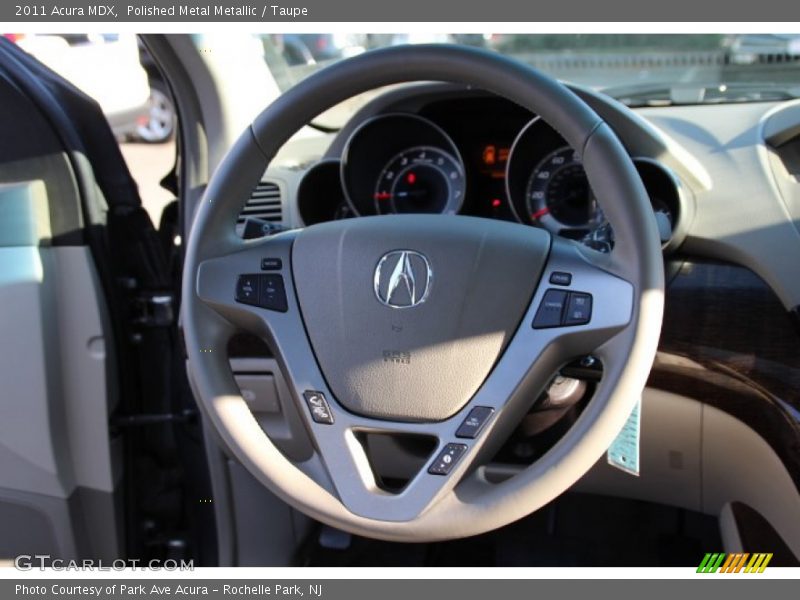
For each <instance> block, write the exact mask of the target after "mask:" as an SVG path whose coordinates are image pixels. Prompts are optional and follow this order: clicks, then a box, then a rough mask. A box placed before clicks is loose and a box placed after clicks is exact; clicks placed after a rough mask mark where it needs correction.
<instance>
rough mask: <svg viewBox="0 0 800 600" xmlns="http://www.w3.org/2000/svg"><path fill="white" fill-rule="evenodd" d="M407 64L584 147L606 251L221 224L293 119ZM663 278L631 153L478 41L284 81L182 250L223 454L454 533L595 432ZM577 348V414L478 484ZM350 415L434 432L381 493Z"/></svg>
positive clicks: (285, 484)
mask: <svg viewBox="0 0 800 600" xmlns="http://www.w3.org/2000/svg"><path fill="white" fill-rule="evenodd" d="M411 81H443V82H451V83H457V84H465V85H468V86H474V87H477V88H482V89H485V90H489V91H491V92H494V93H496V94H498V95H500V96H504V97H506V98H508V99H510V100H512V101H514V102H516V103H517V104H519V105H521V106H523V107H525V108H527V109H530V110H531V111H532V112H534V113H535V114H537V115H540V116H541V117H542V118H543V119H544V120H545V121H546V122H547V123H549V124H550V125H551V126H552V127H554V128H555V129H556V130H557V131H558V132H559V133H560V134H561V135H562V136H563V137H564V138H565V139H566V140H567V141H568V142H569V144H570V145H571V146H572V148H574V149H575V150H576V151H577V152H578V153H579V155H580V156H581V159H582V162H583V165H584V167H585V169H586V172H587V175H588V178H589V181H590V183H591V187H592V189H593V191H594V193H595V195H596V197H597V199H598V202H599V203H600V205H601V206H602V208H603V211H604V213H605V215H606V216H607V218H608V220H609V222H610V224H611V226H612V227H613V229H614V233H615V245H614V248H613V250H612V251H611V252H610V253H608V254H601V253H598V252H596V251H594V250H591V249H589V248H586V247H583V246H581V245H579V244H577V243H575V242H572V241H569V240H564V239H561V238H558V237H553V236H551V235H550V234H549V233H547V232H546V231H544V230H542V229H537V228H534V227H530V226H525V225H521V224H516V223H508V222H501V221H493V220H489V219H480V218H473V217H466V216H443V215H392V216H375V217H363V218H358V219H346V220H341V221H335V222H330V223H323V224H319V225H314V226H311V227H307V228H305V229H302V230H297V231H290V232H285V233H281V234H278V235H273V236H270V237H267V238H264V239H258V240H242V239H240V238H239V237H238V236H237V235H236V234H235V231H234V223H235V221H236V218H237V215H238V214H239V212H240V210H241V209H242V206H243V205H244V203H245V202H246V200H247V199H248V197H249V195H250V193H251V191H252V189H253V188H254V186H255V185H256V184H257V183H258V181H259V180H260V178H261V177H262V175H263V173H264V171H265V169H266V166H267V164H268V163H269V161H270V160H271V159H272V157H273V156H274V155H275V154H276V152H277V151H278V149H279V148H280V147H281V146H282V145H283V144H284V143H285V142H286V141H287V140H288V139H289V138H290V137H291V135H292V134H294V133H295V132H296V131H297V130H298V129H300V128H301V127H302V126H304V125H306V124H307V123H308V122H309V121H311V120H312V119H313V118H314V117H315V116H316V115H318V114H320V113H322V112H323V111H324V110H326V109H328V108H330V107H331V106H334V105H335V104H337V103H339V102H341V101H344V100H346V99H348V98H350V97H352V96H354V95H356V94H358V93H361V92H365V91H368V90H371V89H374V88H376V87H380V86H384V85H390V84H397V83H403V82H411ZM262 261H263V262H262ZM567 280H569V281H567ZM567 283H568V285H565V284H567ZM663 287H664V275H663V262H662V254H661V242H660V239H659V234H658V229H657V226H656V222H655V218H654V216H653V211H652V209H651V206H650V202H649V200H648V196H647V193H646V192H645V189H644V186H643V185H642V182H641V180H640V178H639V176H638V174H637V172H636V169H635V168H634V166H633V163H632V162H631V160H630V157H629V156H628V154H627V152H626V151H625V149H624V147H623V146H622V144H621V143H620V142H619V140H618V139H617V137H616V135H615V134H614V132H613V131H612V130H611V128H610V127H609V126H608V125H607V124H606V123H605V122H604V121H603V120H602V119H601V118H600V117H599V116H598V115H597V114H596V113H595V112H594V111H593V110H592V109H591V108H590V107H589V106H587V105H586V104H585V103H584V102H583V101H582V100H580V99H579V98H578V97H577V96H576V95H575V94H573V93H572V92H571V91H570V90H569V89H567V88H566V87H565V86H563V85H562V84H560V83H558V82H557V81H555V80H553V79H551V78H550V77H548V76H546V75H544V74H542V73H540V72H538V71H536V70H534V69H532V68H530V67H527V66H525V65H523V64H520V63H518V62H516V61H513V60H510V59H507V58H505V57H502V56H500V55H498V54H493V53H489V52H486V51H482V50H476V49H470V48H462V47H456V46H414V47H395V48H389V49H384V50H378V51H374V52H369V53H366V54H363V55H360V56H357V57H355V58H351V59H349V60H345V61H342V62H340V63H337V64H335V65H333V66H331V67H329V68H327V69H324V70H322V71H320V72H318V73H316V74H314V75H311V76H310V77H308V78H307V79H305V80H304V81H302V82H300V83H299V84H297V85H296V86H294V87H293V88H291V89H290V90H288V91H287V92H285V93H284V94H283V95H281V97H280V98H278V99H277V100H276V101H275V102H274V103H273V104H272V105H270V106H269V107H268V108H266V109H265V110H264V111H263V112H262V113H261V114H260V115H259V116H258V117H257V118H256V119H255V121H254V122H253V123H252V125H251V126H250V127H249V128H248V129H247V130H246V131H245V132H244V133H243V134H242V135H241V137H240V138H239V139H238V141H237V142H236V143H235V145H234V146H233V147H232V148H231V150H230V151H229V152H228V154H227V155H226V157H225V158H224V160H223V161H222V162H221V164H220V165H219V167H218V168H217V170H216V172H215V173H214V175H213V177H212V179H211V181H210V183H209V186H208V188H207V190H206V192H205V196H204V199H203V201H202V204H201V206H200V207H199V209H198V211H197V215H196V218H195V220H194V224H193V226H192V231H191V234H190V237H189V240H188V245H187V249H186V262H185V270H184V276H183V305H182V319H183V328H184V335H185V341H186V351H187V356H188V369H189V376H190V380H191V382H192V385H193V389H194V392H195V395H196V397H197V400H198V404H199V405H200V406H201V409H202V411H203V413H204V415H205V417H206V420H207V422H208V423H210V424H211V426H213V427H214V428H215V429H216V431H217V432H218V433H219V434H220V437H221V439H222V441H223V443H224V444H225V445H226V446H227V447H228V449H229V451H230V452H231V453H232V454H233V455H234V456H235V457H236V458H237V459H238V460H239V461H241V463H242V464H243V465H244V466H245V467H246V468H247V469H248V470H249V471H250V473H252V474H253V475H254V476H255V477H256V478H257V479H258V480H259V481H260V482H261V483H262V484H263V485H265V486H267V487H268V488H269V489H270V490H272V491H273V492H274V493H275V494H277V495H278V496H279V497H280V498H282V499H283V500H284V501H286V502H287V503H288V504H290V505H292V506H293V507H295V508H297V509H298V510H300V511H302V512H304V513H306V514H308V515H310V516H311V517H313V518H315V519H317V520H319V521H322V522H324V523H327V524H329V525H331V526H334V527H337V528H340V529H343V530H346V531H349V532H352V533H355V534H359V535H365V536H369V537H374V538H381V539H386V540H396V541H415V542H420V541H435V540H444V539H452V538H459V537H466V536H471V535H476V534H479V533H483V532H486V531H489V530H491V529H494V528H497V527H500V526H503V525H506V524H508V523H511V522H512V521H515V520H517V519H520V518H522V517H523V516H525V515H528V514H530V513H531V512H533V511H535V510H536V509H538V508H540V507H541V506H543V505H544V504H546V503H547V502H549V501H550V500H552V499H554V498H555V497H556V496H558V495H559V494H561V493H562V492H563V491H565V490H566V489H567V488H569V487H570V486H571V485H572V484H573V483H575V481H577V480H578V478H580V477H581V476H582V475H583V474H584V473H585V472H586V471H588V470H589V469H590V468H591V467H592V465H593V464H594V463H595V462H596V461H597V460H598V459H599V458H600V457H601V456H602V454H603V453H604V452H605V451H606V450H607V448H608V447H609V445H610V444H611V443H612V441H613V440H614V438H615V436H616V435H617V434H618V433H619V432H620V430H621V429H622V427H623V425H624V423H625V421H626V419H627V417H628V415H629V414H630V412H631V410H632V409H633V407H634V406H635V403H636V402H637V400H638V399H639V398H640V395H641V392H642V390H643V388H644V385H645V382H646V379H647V376H648V374H649V371H650V367H651V365H652V362H653V359H654V356H655V352H656V347H657V342H658V337H659V333H660V327H661V320H662V314H663ZM240 331H247V332H250V333H253V334H255V335H257V336H259V337H260V338H261V339H263V340H264V341H265V342H266V343H267V344H268V345H269V347H270V348H271V350H272V351H273V352H274V354H275V357H276V359H277V360H278V363H279V365H280V367H281V370H282V372H283V375H284V377H285V379H286V381H287V384H288V387H289V389H290V392H291V396H292V402H293V403H294V405H293V410H296V411H297V413H299V415H300V419H301V420H302V423H303V425H304V427H303V429H304V430H305V434H306V435H307V436H308V439H309V440H310V442H311V446H312V447H313V451H312V452H310V456H307V457H305V458H304V459H303V460H297V459H293V458H291V457H290V456H288V455H286V454H284V453H282V452H281V451H280V450H279V449H278V448H277V447H276V445H275V444H274V443H273V442H272V441H271V440H270V438H269V437H268V436H267V434H266V433H265V431H264V429H262V427H261V426H260V425H259V422H258V420H257V419H256V418H255V417H254V415H253V413H252V412H251V411H250V409H249V408H248V405H247V404H246V403H245V401H244V400H243V398H242V395H241V393H240V390H239V388H238V387H237V385H236V383H235V381H234V377H233V375H232V372H231V368H230V365H229V362H228V357H227V353H226V345H227V343H228V341H229V339H230V338H231V336H232V335H233V334H234V333H236V332H240ZM586 354H592V355H594V356H595V357H597V358H598V359H599V360H600V361H601V362H602V365H603V373H602V379H601V381H600V382H599V383H598V385H597V387H596V391H595V393H594V395H593V397H592V399H591V400H590V402H588V404H587V406H586V407H585V409H584V410H583V412H582V413H581V415H580V416H579V417H578V419H577V420H576V422H575V423H574V424H573V425H572V427H571V428H570V429H569V430H568V431H567V432H566V433H565V434H564V435H563V437H562V438H561V439H560V440H559V441H558V442H557V443H556V444H555V445H554V446H553V447H552V448H551V449H550V450H548V451H547V452H546V453H545V454H544V455H543V456H542V457H541V458H539V459H538V460H536V461H535V462H534V463H533V464H532V465H530V466H528V467H527V468H525V469H524V470H522V471H521V472H520V473H518V474H517V475H515V476H514V477H512V478H510V479H508V480H506V481H503V482H501V483H491V482H489V481H488V480H487V478H486V477H485V473H484V469H482V468H481V465H482V464H484V463H485V462H486V461H488V460H489V459H490V458H491V457H492V456H493V452H496V450H497V448H498V447H499V445H501V444H502V442H503V441H504V440H505V439H506V438H507V437H508V435H509V433H510V432H511V431H512V430H513V428H514V427H515V426H516V425H517V424H518V423H519V421H520V419H521V418H522V416H523V415H524V414H525V413H526V411H527V410H528V409H529V408H530V406H531V404H532V402H533V400H534V399H535V398H536V397H537V396H538V395H539V393H540V392H541V391H542V390H543V389H544V388H545V386H546V385H547V384H548V383H549V381H550V379H551V378H552V377H553V375H554V374H555V373H556V372H557V370H558V369H559V368H560V367H561V366H563V365H564V364H566V363H567V362H568V361H570V360H573V359H574V358H576V357H578V356H583V355H586ZM365 433H378V434H386V435H391V436H423V437H424V438H426V439H428V440H430V441H431V442H432V444H433V447H434V449H433V451H432V453H431V455H430V458H429V459H428V460H427V462H426V463H425V464H424V466H423V467H422V468H421V469H420V470H419V472H418V473H417V474H416V475H415V476H414V477H412V478H411V479H410V481H408V483H407V484H406V485H405V487H404V488H403V489H402V490H400V491H399V492H396V493H392V492H389V491H386V490H385V489H383V487H382V486H380V485H379V481H378V480H377V479H376V477H375V476H374V475H373V473H372V469H371V467H370V463H369V459H368V456H367V454H366V452H365V449H364V446H363V445H362V444H361V443H360V441H359V440H360V436H362V435H363V434H365Z"/></svg>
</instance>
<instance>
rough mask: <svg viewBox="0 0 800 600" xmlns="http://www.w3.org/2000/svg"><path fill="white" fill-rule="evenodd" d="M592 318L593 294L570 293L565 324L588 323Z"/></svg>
mask: <svg viewBox="0 0 800 600" xmlns="http://www.w3.org/2000/svg"><path fill="white" fill-rule="evenodd" d="M591 318H592V296H591V294H585V293H583V292H572V293H570V295H569V302H568V303H567V311H566V313H565V314H564V325H586V324H587V323H588V322H589V321H590V320H591Z"/></svg>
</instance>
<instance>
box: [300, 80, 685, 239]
mask: <svg viewBox="0 0 800 600" xmlns="http://www.w3.org/2000/svg"><path fill="white" fill-rule="evenodd" d="M632 159H633V162H634V165H635V166H636V168H637V170H638V172H639V174H640V176H641V178H642V182H643V183H644V186H645V188H646V190H647V192H648V194H649V196H650V200H651V203H652V206H653V211H654V214H655V216H656V222H657V223H658V227H659V232H660V234H661V239H662V243H663V245H664V246H665V247H666V246H667V245H670V244H672V245H674V244H675V242H676V241H677V240H676V239H675V238H676V233H679V232H680V229H679V227H678V224H679V222H680V219H681V216H682V213H683V206H684V205H685V204H686V201H687V199H686V198H684V197H683V191H682V186H681V184H680V182H679V180H678V178H677V177H676V176H675V175H674V174H673V173H672V171H671V170H670V169H669V168H668V167H666V166H665V165H663V164H661V163H659V162H658V161H656V160H653V159H651V158H649V157H645V156H632ZM297 204H298V210H299V214H300V217H301V219H302V221H303V222H304V223H305V224H306V225H312V224H315V223H320V222H324V221H329V220H335V219H342V218H353V217H359V216H368V215H383V214H395V213H440V214H461V215H471V216H478V217H485V218H492V219H503V220H508V221H518V222H520V223H524V224H526V225H530V226H532V227H541V228H545V229H547V230H548V231H550V232H551V233H553V234H555V235H560V236H563V237H567V238H571V239H574V240H578V241H580V242H582V243H584V244H586V245H588V246H590V247H592V248H595V249H596V250H600V251H604V252H605V251H608V250H610V249H611V248H612V247H613V243H614V233H613V230H612V229H611V227H610V226H609V224H608V222H607V220H606V218H605V216H604V214H603V210H602V208H601V203H600V202H598V200H597V198H596V197H595V195H594V193H593V191H592V189H591V186H590V185H589V183H588V180H587V177H586V173H585V171H584V169H583V166H582V164H581V160H580V153H579V152H576V151H575V149H573V148H571V147H570V146H569V145H568V144H567V143H566V142H565V141H564V139H563V138H562V137H561V136H560V135H559V134H558V132H557V131H555V130H554V129H553V128H551V127H550V126H549V125H548V124H547V123H545V122H544V121H543V120H542V119H540V118H538V117H537V116H536V115H534V114H532V113H530V112H529V111H527V110H525V109H523V108H521V107H519V106H517V105H515V104H513V103H511V102H509V101H507V100H505V99H502V98H499V97H496V96H491V95H487V94H481V93H475V92H471V93H468V94H466V96H463V95H462V96H457V97H437V96H433V97H431V98H429V101H426V102H423V103H422V104H419V105H416V106H403V105H402V103H400V104H399V105H390V106H387V107H385V108H382V109H381V110H379V111H377V113H376V114H372V115H369V116H365V117H364V118H362V119H358V118H356V119H354V122H353V123H352V124H351V125H350V127H348V128H345V129H344V130H343V131H342V132H341V133H340V134H339V136H338V137H337V142H335V143H334V144H333V146H332V150H331V151H330V152H329V154H328V156H326V157H325V159H324V160H321V161H319V162H317V163H316V164H314V165H312V166H311V167H310V168H309V169H307V170H306V172H305V173H304V176H303V177H302V179H301V181H300V184H299V186H298V190H297Z"/></svg>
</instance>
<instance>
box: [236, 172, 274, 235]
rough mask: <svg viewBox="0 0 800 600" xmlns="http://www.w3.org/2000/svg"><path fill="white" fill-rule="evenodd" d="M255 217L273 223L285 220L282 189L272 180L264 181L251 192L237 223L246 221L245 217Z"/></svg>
mask: <svg viewBox="0 0 800 600" xmlns="http://www.w3.org/2000/svg"><path fill="white" fill-rule="evenodd" d="M248 217H253V218H256V219H261V220H263V221H270V222H272V223H280V222H281V221H283V209H282V205H281V189H280V188H279V187H278V186H277V184H275V183H273V182H271V181H262V182H261V183H259V184H258V185H257V186H256V187H255V189H254V190H253V192H252V193H251V194H250V199H249V200H248V201H247V204H245V206H244V208H243V209H242V212H241V213H239V218H238V219H237V220H236V223H237V225H241V224H242V223H244V221H245V219H246V218H248Z"/></svg>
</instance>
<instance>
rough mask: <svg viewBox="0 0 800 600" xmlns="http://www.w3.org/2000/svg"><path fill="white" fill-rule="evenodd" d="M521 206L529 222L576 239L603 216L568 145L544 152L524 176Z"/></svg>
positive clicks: (573, 152)
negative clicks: (526, 175)
mask: <svg viewBox="0 0 800 600" xmlns="http://www.w3.org/2000/svg"><path fill="white" fill-rule="evenodd" d="M525 207H526V209H527V211H528V217H529V218H530V220H531V221H532V222H538V223H539V224H540V225H542V226H543V227H545V228H547V229H548V230H550V231H552V232H553V233H557V234H561V235H563V236H566V237H575V238H578V239H580V238H581V237H583V236H584V235H585V234H586V233H588V232H589V231H591V230H593V229H594V228H596V227H597V226H598V225H599V224H601V223H602V222H603V220H604V217H603V212H602V210H601V209H600V207H599V206H598V204H597V200H596V199H595V197H594V194H593V193H592V190H591V188H590V187H589V180H588V179H587V177H586V171H584V169H583V165H582V164H581V162H580V159H579V157H578V155H577V153H576V152H575V151H574V150H573V149H572V148H570V147H569V146H566V147H563V148H559V149H558V150H555V151H554V152H551V153H550V154H548V155H546V156H545V157H544V158H543V159H542V160H541V161H539V163H538V164H537V165H536V167H535V168H534V169H533V172H532V173H531V175H530V178H529V179H528V184H527V187H526V190H525Z"/></svg>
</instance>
